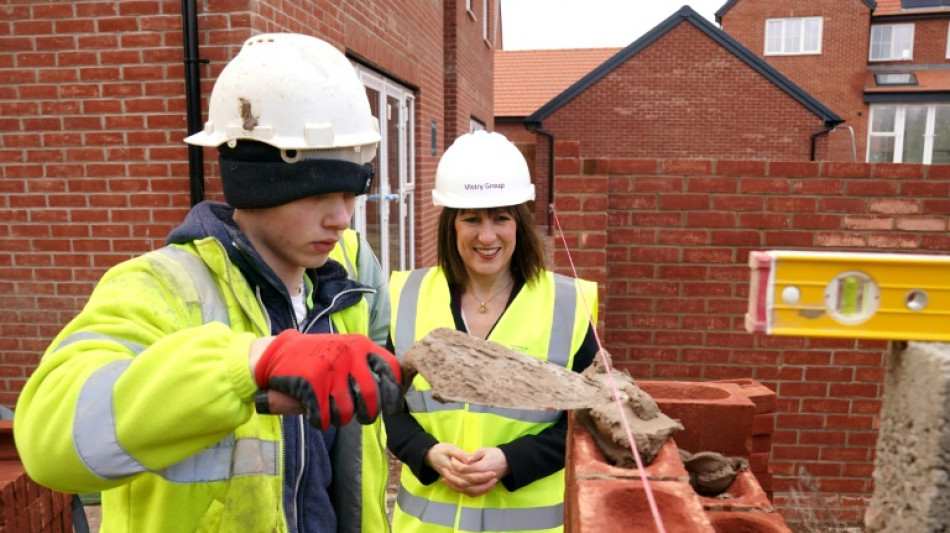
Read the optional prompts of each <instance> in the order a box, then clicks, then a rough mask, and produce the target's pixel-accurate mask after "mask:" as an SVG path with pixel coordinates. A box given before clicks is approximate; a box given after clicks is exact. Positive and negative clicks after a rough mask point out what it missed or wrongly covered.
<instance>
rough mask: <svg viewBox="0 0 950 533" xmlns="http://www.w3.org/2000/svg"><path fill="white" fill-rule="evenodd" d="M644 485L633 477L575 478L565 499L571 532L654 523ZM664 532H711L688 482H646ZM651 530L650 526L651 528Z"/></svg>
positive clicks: (599, 532) (593, 532)
mask: <svg viewBox="0 0 950 533" xmlns="http://www.w3.org/2000/svg"><path fill="white" fill-rule="evenodd" d="M645 490H646V488H644V486H643V484H642V483H641V482H640V481H636V480H619V479H601V480H597V479H583V480H578V481H577V485H576V492H575V493H569V494H568V495H567V497H566V499H571V500H573V502H572V503H571V504H566V505H568V507H569V509H570V511H571V512H572V513H574V514H573V516H567V517H565V526H566V527H565V530H566V531H571V532H572V533H602V532H607V531H625V530H628V528H629V527H630V525H631V524H642V525H643V527H644V528H647V527H650V526H651V525H653V524H654V518H653V515H652V513H651V510H650V507H649V504H648V500H647V497H646V495H645ZM649 490H650V491H651V493H652V495H653V500H654V501H655V502H656V506H657V508H658V511H659V515H660V518H661V520H662V521H663V526H664V528H665V529H666V531H667V533H714V532H715V530H714V529H713V527H712V525H711V524H710V523H709V519H708V518H707V517H706V513H705V512H704V511H703V508H702V505H701V504H700V503H699V498H698V497H697V496H696V493H695V492H693V490H692V488H691V487H690V486H689V484H687V483H676V482H671V481H654V482H651V483H650V485H649ZM650 529H652V528H650Z"/></svg>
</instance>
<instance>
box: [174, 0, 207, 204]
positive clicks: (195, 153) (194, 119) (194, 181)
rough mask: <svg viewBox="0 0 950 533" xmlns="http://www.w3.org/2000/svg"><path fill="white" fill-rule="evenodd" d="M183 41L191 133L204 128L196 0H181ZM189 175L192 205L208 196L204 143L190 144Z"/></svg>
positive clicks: (189, 130) (187, 107)
mask: <svg viewBox="0 0 950 533" xmlns="http://www.w3.org/2000/svg"><path fill="white" fill-rule="evenodd" d="M181 19H182V42H183V43H184V46H185V110H186V112H187V117H188V135H191V134H193V133H198V132H199V131H201V128H202V125H201V78H200V77H199V72H198V65H199V64H200V63H207V62H208V60H207V59H205V60H201V59H199V58H198V11H197V8H196V7H195V0H181ZM188 175H189V183H190V184H191V205H195V204H197V203H198V202H200V201H202V200H204V199H205V169H204V152H203V148H202V147H201V146H193V145H190V144H189V145H188Z"/></svg>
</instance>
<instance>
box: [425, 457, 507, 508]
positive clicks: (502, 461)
mask: <svg viewBox="0 0 950 533" xmlns="http://www.w3.org/2000/svg"><path fill="white" fill-rule="evenodd" d="M456 449H457V448H456ZM439 472H440V473H441V474H442V482H443V483H445V484H446V486H448V487H449V488H450V489H452V490H454V491H456V492H460V493H462V494H466V495H468V496H473V497H474V496H481V495H483V494H485V493H487V492H488V491H490V490H492V489H493V488H495V485H496V484H497V483H498V480H499V479H501V478H503V477H505V476H506V475H508V472H509V468H508V459H507V458H506V457H505V454H504V453H503V452H502V451H501V450H500V449H498V448H481V449H479V450H477V451H476V452H475V453H473V454H471V455H468V454H464V452H463V455H462V456H459V455H457V454H456V455H455V456H453V457H452V458H451V459H450V460H449V461H448V466H447V467H446V468H444V469H442V470H440V471H439Z"/></svg>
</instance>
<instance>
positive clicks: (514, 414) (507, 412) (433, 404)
mask: <svg viewBox="0 0 950 533" xmlns="http://www.w3.org/2000/svg"><path fill="white" fill-rule="evenodd" d="M406 405H407V406H408V407H409V412H411V413H434V412H438V411H457V410H460V409H463V408H464V407H465V404H463V403H458V402H450V403H441V402H439V401H438V400H436V399H435V398H433V397H432V391H431V390H426V391H420V390H416V388H415V386H414V385H413V386H410V387H409V391H408V392H406ZM468 406H469V407H468V410H469V412H470V413H486V414H491V415H496V416H501V417H504V418H508V419H510V420H518V421H521V422H532V423H537V424H544V423H548V422H551V423H553V422H557V421H558V419H559V418H560V417H561V411H555V410H547V409H543V410H542V409H506V408H503V407H489V406H487V405H482V404H477V403H471V404H468Z"/></svg>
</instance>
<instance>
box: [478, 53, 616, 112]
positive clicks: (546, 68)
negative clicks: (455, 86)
mask: <svg viewBox="0 0 950 533" xmlns="http://www.w3.org/2000/svg"><path fill="white" fill-rule="evenodd" d="M620 50H621V49H620V48H575V49H567V50H509V51H505V50H500V51H497V52H495V88H494V90H495V116H496V117H526V116H528V115H530V114H531V113H534V112H535V111H537V109H538V108H539V107H541V106H543V105H544V104H546V103H548V102H549V101H550V100H551V99H552V98H554V97H555V96H557V95H558V94H560V93H561V91H563V90H564V89H566V88H568V87H570V86H571V84H573V83H574V82H576V81H577V80H579V79H581V78H583V77H584V75H586V74H587V73H589V72H590V71H592V70H594V68H596V67H597V66H599V65H600V64H601V63H603V62H604V61H606V60H607V59H608V58H609V57H611V56H613V55H614V54H616V53H617V52H619V51H620Z"/></svg>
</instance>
